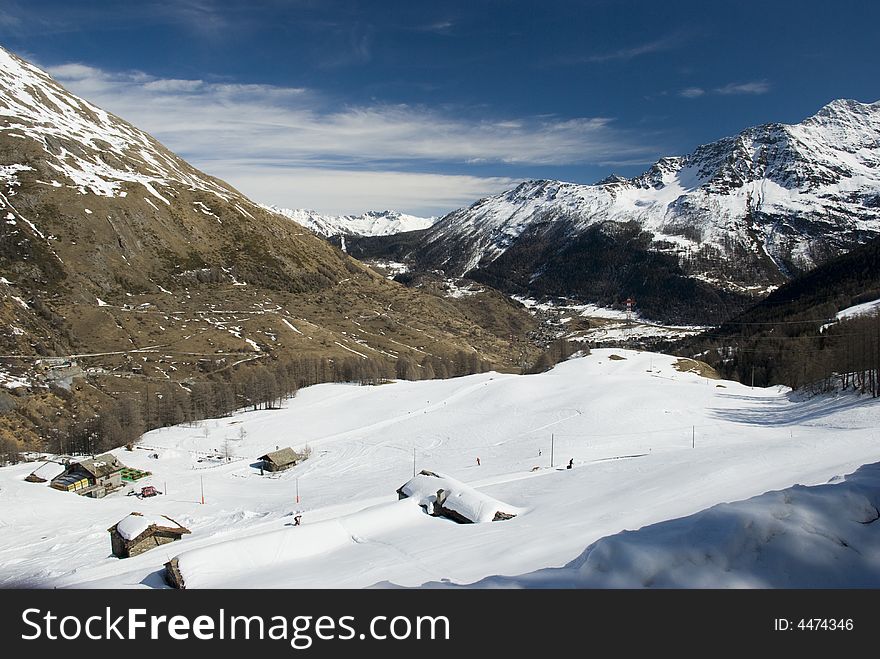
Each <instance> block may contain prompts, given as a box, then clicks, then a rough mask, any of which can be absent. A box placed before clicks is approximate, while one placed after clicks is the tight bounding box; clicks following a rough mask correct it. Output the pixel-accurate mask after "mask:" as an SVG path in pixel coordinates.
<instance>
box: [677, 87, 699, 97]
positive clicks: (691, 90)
mask: <svg viewBox="0 0 880 659" xmlns="http://www.w3.org/2000/svg"><path fill="white" fill-rule="evenodd" d="M705 93H706V90H705V89H703V88H702V87H688V88H686V89H682V90H681V91H680V92H678V95H679V96H683V97H684V98H699V97H700V96H703V95H704V94H705Z"/></svg>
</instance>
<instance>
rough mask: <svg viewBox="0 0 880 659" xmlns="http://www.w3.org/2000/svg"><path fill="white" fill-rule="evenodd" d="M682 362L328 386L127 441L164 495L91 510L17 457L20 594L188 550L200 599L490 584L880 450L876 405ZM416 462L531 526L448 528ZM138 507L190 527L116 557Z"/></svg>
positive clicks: (132, 577)
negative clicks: (280, 466)
mask: <svg viewBox="0 0 880 659" xmlns="http://www.w3.org/2000/svg"><path fill="white" fill-rule="evenodd" d="M612 356H614V358H612ZM675 361H676V358H674V357H670V356H666V355H659V354H655V353H642V352H635V351H626V350H621V349H603V350H595V351H593V353H592V354H591V355H589V356H586V357H583V358H579V359H573V360H571V361H568V362H565V363H563V364H560V365H558V366H557V367H556V368H554V369H553V370H551V371H549V372H547V373H543V374H538V375H527V376H520V375H503V374H498V373H485V374H480V375H474V376H469V377H464V378H456V379H450V380H432V381H423V382H397V383H394V384H387V385H382V386H377V387H364V386H356V385H343V384H325V385H318V386H314V387H310V388H307V389H304V390H301V391H300V392H299V393H298V394H297V396H296V397H295V398H293V399H290V400H288V401H287V402H286V404H285V407H284V408H283V409H280V410H267V411H258V412H241V413H239V414H237V415H235V416H233V417H229V418H222V419H214V420H208V421H205V422H201V423H199V424H196V425H194V426H189V427H186V426H178V427H174V428H165V429H161V430H156V431H153V432H150V433H148V434H146V435H145V436H144V438H143V440H142V442H141V444H140V445H139V446H138V447H137V448H136V449H135V450H134V451H126V450H124V449H120V450H116V451H114V454H115V455H117V456H118V457H119V458H120V460H121V461H122V462H123V463H125V464H126V465H129V466H132V467H136V468H139V469H146V470H149V471H151V472H153V475H152V476H151V477H149V478H147V479H145V480H143V481H139V482H138V484H137V487H138V488H140V487H141V486H143V485H148V484H153V485H156V486H157V487H158V489H159V490H161V491H162V492H164V493H165V494H163V495H162V496H158V497H152V498H149V499H144V500H139V499H137V498H135V497H130V496H125V495H124V494H123V493H115V494H113V495H110V496H108V497H107V498H105V499H99V500H92V499H85V498H82V497H78V496H75V495H73V494H67V493H61V492H57V491H54V490H52V489H51V488H49V487H48V484H45V483H44V484H39V483H28V482H25V481H24V478H25V477H26V476H27V474H28V473H30V471H31V470H32V469H33V468H34V467H35V466H37V465H35V464H33V463H31V464H28V465H17V466H14V467H6V468H3V469H0V585H6V586H12V585H21V586H39V587H53V586H55V587H76V588H86V587H112V588H134V587H164V583H163V580H162V570H163V564H164V563H165V562H166V561H168V560H169V559H170V558H172V557H175V556H179V557H180V566H181V571H182V573H183V575H184V578H185V580H186V585H187V587H188V588H199V587H233V588H327V587H330V588H361V587H369V586H374V585H377V584H389V583H390V584H395V585H401V586H421V585H424V584H436V583H445V584H473V583H475V582H479V581H480V580H483V579H486V578H487V577H494V578H499V577H505V576H516V575H524V574H528V573H532V572H536V571H539V570H544V569H548V568H560V567H563V566H566V565H569V564H570V563H571V562H572V561H574V560H575V559H577V558H578V557H579V556H581V555H582V554H583V553H584V551H585V549H586V548H587V547H589V546H590V545H592V544H593V543H596V542H597V541H599V540H600V539H602V538H606V537H608V536H613V535H615V534H618V533H620V532H621V531H624V530H634V529H640V528H642V527H645V526H648V525H653V524H658V523H660V522H665V521H667V520H672V519H676V518H681V517H685V516H689V515H693V514H695V513H698V512H700V511H703V510H705V509H707V508H710V507H711V506H714V505H716V504H719V503H722V502H732V501H738V500H742V499H747V498H750V497H755V496H757V495H761V494H763V493H765V492H767V491H769V490H780V489H783V488H787V487H790V486H792V485H793V484H795V483H800V484H803V485H818V484H822V483H827V482H828V481H829V480H831V479H836V480H839V479H840V477H842V476H844V475H846V474H849V473H852V472H854V471H855V470H856V469H858V467H859V466H861V465H863V464H866V463H871V462H876V461H877V460H878V454H880V443H878V441H877V440H878V434H880V433H878V431H877V430H876V428H878V427H880V423H878V421H880V406H878V404H877V401H871V400H868V399H864V398H859V397H857V396H854V395H846V396H840V397H839V398H835V397H816V398H813V399H810V400H806V401H800V402H795V401H794V400H793V399H790V398H789V396H788V390H786V389H785V388H782V387H773V388H768V389H760V388H758V389H750V388H749V387H748V386H743V385H740V384H738V383H734V382H727V381H719V380H709V379H706V378H703V377H700V376H699V375H697V374H694V373H683V372H680V371H678V370H677V369H676V368H675V367H674V363H675ZM305 445H308V446H309V447H310V448H311V449H312V457H310V458H309V459H308V460H307V461H305V462H303V463H301V464H299V465H297V466H296V467H294V468H293V469H291V470H288V471H286V472H282V473H279V474H269V473H266V474H265V475H262V476H261V475H260V470H259V467H258V466H257V465H256V458H257V457H258V456H260V455H263V454H264V453H265V452H266V451H270V450H275V448H276V446H280V447H282V448H283V447H285V446H292V447H294V448H301V447H303V446H305ZM227 448H228V452H229V454H230V455H231V461H229V462H226V461H225V459H224V458H223V457H222V454H223V453H224V452H225V450H226V449H227ZM551 455H552V459H553V462H554V467H553V468H551V466H550V462H551ZM152 456H157V457H152ZM477 458H479V465H478V464H477ZM570 460H571V461H572V462H573V468H572V469H565V468H564V467H565V465H566V464H568V462H569V461H570ZM414 469H415V470H421V469H429V470H432V471H436V472H442V473H444V474H448V475H449V476H450V477H452V478H455V479H458V480H460V481H462V482H464V483H466V484H467V485H469V486H471V487H472V488H474V489H475V490H477V491H479V492H481V493H483V494H485V495H486V496H488V497H493V498H495V499H497V500H499V501H503V502H505V503H507V504H509V505H511V506H515V507H516V509H517V511H518V514H517V516H516V517H515V518H513V519H509V520H505V521H498V522H485V523H479V524H470V525H460V524H456V523H454V522H452V521H450V520H447V519H443V518H435V517H430V516H428V515H426V514H425V513H424V512H423V510H422V509H421V508H420V507H419V506H418V502H417V501H416V500H414V499H403V500H398V496H397V494H396V490H397V488H399V487H400V486H401V485H403V484H404V483H406V482H407V481H408V480H409V479H410V478H412V476H413V472H414ZM44 472H45V468H44V469H43V470H42V471H41V475H42V476H44V477H46V473H44ZM202 491H204V500H205V503H204V504H201V503H200V501H201V497H202ZM297 493H298V494H299V498H300V500H299V502H297ZM132 511H139V512H142V513H144V514H149V515H168V516H169V517H171V518H173V519H174V520H176V521H178V522H180V523H181V524H183V525H184V526H186V527H187V528H189V529H190V530H191V531H192V534H191V535H187V536H185V538H184V539H183V540H181V541H179V542H174V543H171V544H168V545H164V546H162V547H159V548H156V549H153V550H151V551H149V552H146V553H144V554H142V555H139V556H136V557H134V558H130V559H117V558H114V557H112V556H111V554H110V541H109V534H108V533H107V529H108V528H109V527H111V526H112V525H113V524H115V523H116V522H118V521H119V520H121V519H122V518H123V517H125V516H126V515H127V514H129V513H130V512H132ZM297 512H299V513H301V514H302V525H301V526H294V523H293V515H294V514H295V513H297ZM614 565H615V566H617V567H620V565H623V566H624V567H620V569H624V568H625V564H623V563H621V564H620V565H618V564H617V563H614ZM632 569H636V567H635V566H634V567H633V568H632ZM623 581H626V579H624V578H622V582H623ZM632 581H633V580H632V579H631V580H630V581H629V582H627V583H631V582H632ZM578 583H579V581H578V579H576V578H572V581H571V585H577V584H578ZM744 583H745V582H744ZM518 585H519V584H518ZM609 585H613V584H609ZM701 585H711V584H710V583H704V584H701ZM791 585H797V584H791Z"/></svg>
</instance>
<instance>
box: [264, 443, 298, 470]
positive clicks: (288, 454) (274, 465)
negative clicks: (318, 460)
mask: <svg viewBox="0 0 880 659" xmlns="http://www.w3.org/2000/svg"><path fill="white" fill-rule="evenodd" d="M302 459H303V456H302V455H300V454H299V453H297V452H296V451H294V450H293V449H292V448H290V447H289V446H288V447H286V448H283V449H280V450H278V451H272V452H271V453H267V454H266V455H261V456H260V457H259V458H258V460H262V462H263V469H265V470H266V471H284V470H285V469H290V468H291V467H293V466H294V465H296V463H298V462H299V461H300V460H302Z"/></svg>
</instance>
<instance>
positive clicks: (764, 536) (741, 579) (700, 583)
mask: <svg viewBox="0 0 880 659" xmlns="http://www.w3.org/2000/svg"><path fill="white" fill-rule="evenodd" d="M473 586H475V587H481V588H499V587H508V588H511V587H517V588H877V587H880V462H878V463H874V464H868V465H864V466H863V467H861V468H859V469H858V470H857V471H856V472H855V473H853V474H850V475H849V476H847V477H846V479H845V480H844V481H842V482H839V479H838V478H834V479H832V482H831V483H828V484H825V485H816V486H812V487H805V486H803V485H795V486H793V487H790V488H787V489H784V490H779V491H775V492H767V493H765V494H762V495H760V496H757V497H753V498H751V499H748V500H745V501H738V502H735V503H724V504H719V505H717V506H713V507H712V508H709V509H708V510H704V511H702V512H699V513H697V514H695V515H691V516H689V517H683V518H680V519H674V520H670V521H667V522H661V523H659V524H653V525H651V526H646V527H643V528H641V529H639V530H638V531H623V532H622V533H618V534H616V535H613V536H610V537H606V538H602V539H601V540H599V541H598V542H595V543H593V544H592V545H590V546H589V547H587V549H586V550H585V551H584V553H583V554H581V555H580V556H579V557H578V558H576V559H575V560H574V561H572V562H571V563H569V564H568V565H566V566H565V567H562V568H550V569H544V570H538V571H536V572H531V573H528V574H524V575H521V576H516V577H489V578H488V579H484V580H482V581H479V582H477V583H475V584H473Z"/></svg>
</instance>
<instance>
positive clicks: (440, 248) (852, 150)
mask: <svg viewBox="0 0 880 659" xmlns="http://www.w3.org/2000/svg"><path fill="white" fill-rule="evenodd" d="M878 234H880V101H878V102H874V103H860V102H858V101H853V100H847V99H839V100H835V101H832V102H831V103H829V104H827V105H826V106H824V107H823V108H821V109H820V110H819V111H818V112H817V113H816V114H814V115H813V116H811V117H808V118H807V119H805V120H804V121H802V122H801V123H799V124H791V125H789V124H781V123H769V124H764V125H761V126H755V127H752V128H747V129H745V130H744V131H742V132H741V133H739V134H737V135H734V136H731V137H726V138H723V139H721V140H717V141H715V142H711V143H708V144H704V145H700V146H698V147H697V148H696V149H695V150H694V151H693V152H692V153H691V154H688V155H685V156H671V157H664V158H660V159H659V160H658V161H657V162H656V163H655V164H654V165H652V166H651V167H650V168H649V169H648V170H647V171H645V172H644V173H642V174H640V175H638V176H635V177H632V178H628V179H626V178H623V177H619V176H615V175H611V176H609V177H606V178H605V179H603V180H602V181H601V182H600V183H599V184H594V185H585V184H578V183H568V182H561V181H554V180H540V179H539V180H529V181H524V182H522V183H520V184H519V185H518V186H516V187H515V188H512V189H510V190H507V191H505V192H503V193H501V194H499V195H495V196H492V197H486V198H483V199H480V200H478V201H476V202H475V203H474V204H471V205H470V206H468V207H467V208H461V209H458V210H456V211H453V212H452V213H449V214H447V215H445V216H444V217H442V218H441V219H440V220H438V221H437V222H436V223H435V224H434V225H433V226H431V227H430V228H428V229H426V230H425V231H424V233H423V234H421V235H420V236H419V238H418V240H417V241H416V244H415V245H414V247H413V248H412V249H410V250H409V251H408V252H406V253H405V254H403V257H404V260H406V261H407V262H408V265H410V266H411V267H414V268H416V269H419V270H423V271H429V270H442V271H443V272H444V273H445V274H447V275H451V276H456V277H461V276H468V277H471V278H474V279H477V280H478V281H481V282H485V283H490V284H493V282H494V284H493V285H498V286H500V287H501V289H502V290H504V291H505V292H508V293H516V294H527V295H565V294H568V295H570V294H572V293H574V294H575V295H577V296H579V297H581V298H583V299H584V300H585V301H591V302H594V301H598V302H604V303H606V304H608V303H614V302H619V301H621V300H623V299H625V298H627V297H629V296H633V295H634V296H635V297H636V298H641V299H642V300H646V298H647V300H648V301H650V304H649V306H650V307H651V311H650V312H649V313H653V314H654V315H655V317H658V318H663V317H664V316H663V312H662V309H663V306H664V305H663V304H662V303H661V302H660V301H659V300H652V299H651V298H652V296H653V295H654V294H653V293H651V292H650V291H648V290H646V289H645V286H644V284H640V283H639V281H636V280H640V281H643V280H644V279H645V278H644V275H643V273H640V272H636V271H637V270H638V269H639V268H638V263H631V262H630V263H625V264H617V266H619V267H618V270H620V269H621V268H622V269H623V270H625V271H626V272H628V273H630V274H628V275H626V276H624V277H622V278H621V277H620V276H619V273H617V274H616V275H615V276H608V277H606V275H608V269H607V268H606V269H605V270H604V271H603V273H602V275H601V276H602V277H606V278H609V279H610V280H609V281H607V282H605V283H606V284H607V286H606V288H608V287H615V286H617V287H618V288H619V290H617V291H615V292H614V293H613V294H612V293H611V291H608V290H600V288H601V287H599V288H597V286H596V285H595V282H594V283H587V284H586V285H583V286H582V285H579V284H578V283H577V282H576V281H575V282H574V283H573V285H569V284H572V282H571V281H566V279H565V278H564V277H563V278H562V279H558V280H553V279H551V278H550V277H549V276H548V273H553V272H554V271H556V270H559V269H560V268H562V269H564V270H566V271H569V270H570V266H571V263H565V261H566V259H567V260H569V261H571V260H577V259H581V260H583V259H587V260H589V259H592V258H594V257H596V252H597V251H600V250H607V249H609V248H610V246H611V245H615V246H617V247H620V246H621V245H625V244H626V241H630V242H631V241H633V240H638V241H641V242H642V243H644V244H643V246H642V247H640V248H639V251H640V252H641V253H642V255H641V256H640V257H639V258H638V259H635V260H636V261H639V260H644V259H648V260H652V259H653V260H658V259H659V260H662V261H664V264H665V265H664V268H665V269H666V270H667V271H668V273H669V286H671V288H670V294H672V293H673V292H674V291H673V289H675V288H684V289H687V290H689V291H692V292H695V291H697V292H700V294H701V295H702V296H703V297H705V296H708V297H712V296H719V295H720V296H722V297H727V298H730V304H731V305H732V306H731V308H730V310H729V311H730V312H735V311H737V310H739V309H741V308H744V307H745V306H747V304H748V301H749V300H750V299H752V298H755V297H760V296H762V295H764V294H766V293H767V292H769V291H771V290H773V289H774V288H775V287H777V286H779V285H780V284H782V283H783V282H785V281H786V280H787V279H789V278H791V277H792V276H794V275H796V274H799V273H802V272H805V271H807V270H810V269H812V268H813V267H815V266H816V265H818V264H820V263H822V262H824V261H826V260H828V259H829V258H831V257H833V256H836V255H839V254H841V253H843V252H845V251H847V250H848V249H851V248H852V247H854V246H856V245H858V244H862V243H864V242H866V241H867V240H869V239H870V238H872V237H873V236H876V235H878ZM621 236H622V238H621ZM396 243H397V244H398V245H399V244H400V243H401V238H400V237H398V239H397V240H396ZM575 244H577V247H576V248H575V247H572V245H575ZM572 249H577V250H578V252H579V253H578V254H577V255H575V254H573V253H571V250H572ZM369 252H370V253H367V254H365V256H367V257H369V256H371V255H381V240H380V241H379V246H378V247H377V246H376V245H375V244H372V247H371V248H370V250H369ZM569 257H570V258H569ZM634 258H635V257H634ZM512 270H517V271H518V272H517V274H515V276H511V274H510V273H511V271H512ZM557 274H558V273H557ZM630 275H632V276H630ZM615 277H616V279H615ZM567 287H568V288H571V289H573V290H569V291H566V290H565V289H566V288H567ZM646 293H647V295H646ZM724 313H727V312H724ZM657 314H659V315H657ZM722 317H723V314H721V316H718V315H715V317H712V318H707V317H700V314H688V313H676V314H674V317H667V319H669V320H694V321H706V320H710V321H717V320H719V319H720V318H722Z"/></svg>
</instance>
